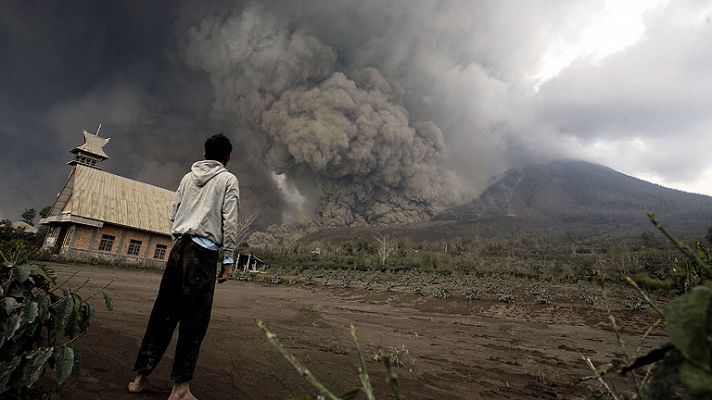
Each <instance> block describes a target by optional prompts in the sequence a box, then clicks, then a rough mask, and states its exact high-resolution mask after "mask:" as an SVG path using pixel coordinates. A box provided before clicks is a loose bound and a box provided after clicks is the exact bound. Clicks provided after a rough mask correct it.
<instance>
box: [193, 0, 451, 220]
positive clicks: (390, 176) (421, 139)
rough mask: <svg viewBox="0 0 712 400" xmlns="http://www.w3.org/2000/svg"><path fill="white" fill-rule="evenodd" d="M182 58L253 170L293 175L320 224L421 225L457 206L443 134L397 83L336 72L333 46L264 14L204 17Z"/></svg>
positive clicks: (363, 72)
mask: <svg viewBox="0 0 712 400" xmlns="http://www.w3.org/2000/svg"><path fill="white" fill-rule="evenodd" d="M184 56H185V58H186V60H187V62H188V64H189V65H190V66H191V67H192V68H195V69H199V70H204V71H206V72H207V73H208V74H209V77H210V81H211V83H212V85H213V88H214V91H215V102H214V105H213V117H214V118H217V119H219V120H221V121H222V122H224V123H226V124H228V125H229V126H232V127H233V129H234V130H235V132H236V134H237V135H239V137H240V138H241V141H242V143H244V145H246V146H247V147H248V148H249V154H250V155H251V156H252V160H251V161H252V162H253V163H256V164H258V165H263V166H264V167H265V168H267V169H269V170H270V171H272V172H274V173H275V174H279V175H284V176H286V178H287V180H288V181H289V182H290V183H291V184H293V185H294V186H296V187H297V188H298V190H299V191H300V193H301V194H302V195H304V196H306V197H307V200H308V201H307V204H314V205H315V210H314V211H315V212H316V215H317V217H318V219H319V221H320V222H321V223H323V224H326V225H333V226H340V225H353V224H367V223H370V224H372V223H375V224H380V223H408V222H415V221H421V220H425V219H428V218H429V217H431V216H432V215H434V214H435V213H437V212H438V211H440V210H441V209H442V208H443V207H444V206H446V205H448V204H451V202H452V201H453V200H455V199H457V197H458V185H457V183H456V180H455V178H454V176H453V175H452V174H451V173H449V172H448V171H446V170H444V169H443V168H442V167H440V166H439V164H438V162H437V161H438V155H439V154H440V153H441V152H442V151H443V149H444V139H443V133H442V132H441V130H440V128H438V127H437V126H436V125H435V124H434V123H432V122H430V121H425V122H418V121H411V118H410V116H409V113H408V110H406V108H405V107H404V105H403V93H402V91H401V90H400V89H399V87H398V86H397V85H396V84H394V83H392V82H389V81H388V79H387V78H386V77H384V76H382V75H381V74H380V73H379V72H378V70H376V69H374V68H364V69H360V70H357V71H354V72H352V73H351V74H349V75H347V73H346V72H345V71H339V68H338V64H337V61H338V60H337V56H336V53H335V51H334V50H333V49H332V48H330V47H329V46H327V45H325V44H324V43H323V42H322V41H320V40H319V39H318V38H317V37H315V36H313V35H311V34H309V33H307V32H304V31H299V30H297V31H295V32H290V31H289V30H288V28H287V27H286V26H285V24H283V23H282V22H281V21H280V20H279V19H278V18H277V17H276V16H274V15H271V14H269V13H267V12H265V11H264V10H263V9H262V8H261V7H259V6H256V5H251V6H248V7H247V8H246V9H245V10H244V11H243V12H242V13H241V14H239V15H232V16H229V17H227V18H223V17H208V18H206V19H204V20H203V21H202V23H201V24H200V25H199V26H198V27H195V28H193V29H191V31H190V32H189V35H188V40H187V43H186V45H185V48H184Z"/></svg>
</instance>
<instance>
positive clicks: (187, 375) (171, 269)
mask: <svg viewBox="0 0 712 400" xmlns="http://www.w3.org/2000/svg"><path fill="white" fill-rule="evenodd" d="M230 153H232V145H231V144H230V140H229V139H228V138H226V137H225V136H223V135H222V134H218V135H214V136H211V137H210V138H208V140H207V141H206V142H205V160H203V161H198V162H196V163H195V164H193V166H192V168H191V171H190V172H189V173H187V174H186V175H185V176H184V177H183V180H181V182H180V186H179V187H178V191H176V200H175V203H174V205H173V214H172V216H171V222H172V227H171V235H172V236H173V239H174V245H173V249H172V250H171V253H170V255H169V256H168V261H167V263H166V268H165V270H164V272H163V278H162V279H161V285H160V288H159V290H158V297H157V298H156V302H155V303H154V304H153V310H152V311H151V316H150V318H149V320H148V327H147V328H146V333H145V335H144V337H143V342H142V343H141V348H140V350H139V352H138V356H137V358H136V364H135V366H134V370H135V371H136V377H135V378H134V380H133V381H132V382H131V383H129V387H128V388H129V391H130V392H133V393H138V392H141V391H143V389H144V388H145V386H146V377H147V376H148V375H149V374H150V373H151V372H153V369H154V368H155V367H156V365H157V364H158V362H159V361H160V360H161V357H162V356H163V353H164V352H165V351H166V348H167V347H168V344H169V343H170V341H171V337H172V336H173V330H174V329H175V327H176V325H178V324H179V323H180V328H179V332H178V344H177V346H176V353H175V359H174V361H173V371H172V372H171V379H172V380H173V383H174V384H173V391H172V392H171V395H170V397H169V400H179V399H180V400H182V399H195V397H193V395H192V394H191V393H190V380H191V379H192V378H193V370H194V369H195V364H196V362H197V360H198V352H199V350H200V344H201V343H202V341H203V338H204V337H205V332H206V331H207V329H208V322H209V321H210V312H211V310H212V305H213V292H214V291H215V272H216V267H217V261H218V249H219V248H220V247H222V248H223V255H224V258H223V260H222V269H221V271H220V276H219V278H218V282H220V283H222V282H224V281H225V280H227V274H228V271H229V270H230V267H231V266H232V264H233V258H232V257H233V253H234V250H235V245H236V243H235V241H236V237H237V214H238V211H239V208H240V192H239V189H238V183H237V178H236V177H235V175H233V174H231V173H230V172H228V171H227V170H226V169H225V166H226V165H227V162H228V161H230Z"/></svg>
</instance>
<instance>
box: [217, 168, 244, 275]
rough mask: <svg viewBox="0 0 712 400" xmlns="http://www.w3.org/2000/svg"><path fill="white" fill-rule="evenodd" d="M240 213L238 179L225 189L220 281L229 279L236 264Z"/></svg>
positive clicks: (229, 183) (230, 181)
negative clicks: (228, 276) (230, 271)
mask: <svg viewBox="0 0 712 400" xmlns="http://www.w3.org/2000/svg"><path fill="white" fill-rule="evenodd" d="M239 213H240V188H239V185H238V182H237V179H236V178H232V179H230V180H229V181H228V184H227V188H226V189H225V200H224V201H223V207H222V219H223V221H222V222H223V243H222V245H223V269H222V271H221V272H220V278H221V279H220V281H222V282H224V281H225V280H226V279H227V274H228V273H229V270H230V267H231V266H232V264H233V263H234V260H233V257H234V256H235V248H236V247H237V243H236V242H237V231H238V226H237V218H238V215H239Z"/></svg>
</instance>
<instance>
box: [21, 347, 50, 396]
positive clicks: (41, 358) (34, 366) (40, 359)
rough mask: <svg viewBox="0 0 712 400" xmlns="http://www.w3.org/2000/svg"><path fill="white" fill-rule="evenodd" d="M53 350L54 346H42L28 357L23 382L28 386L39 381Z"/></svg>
mask: <svg viewBox="0 0 712 400" xmlns="http://www.w3.org/2000/svg"><path fill="white" fill-rule="evenodd" d="M52 350H53V348H52V347H40V348H39V349H37V350H36V351H35V352H34V353H32V355H30V356H29V357H28V359H29V361H28V362H27V364H25V370H24V371H23V374H22V377H23V383H24V384H25V386H26V387H28V388H29V387H32V385H33V384H34V383H35V382H37V379H38V378H39V377H40V374H41V373H42V370H43V369H44V366H45V363H46V362H47V360H48V359H49V357H50V356H51V355H52Z"/></svg>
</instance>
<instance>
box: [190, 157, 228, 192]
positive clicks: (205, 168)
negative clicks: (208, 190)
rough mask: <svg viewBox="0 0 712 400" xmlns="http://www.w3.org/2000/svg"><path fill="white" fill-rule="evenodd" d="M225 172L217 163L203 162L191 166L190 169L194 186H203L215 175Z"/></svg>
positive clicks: (211, 161)
mask: <svg viewBox="0 0 712 400" xmlns="http://www.w3.org/2000/svg"><path fill="white" fill-rule="evenodd" d="M225 171H227V170H226V169H225V167H224V166H223V165H222V164H221V163H220V162H219V161H214V160H203V161H198V162H196V163H194V164H193V166H192V167H191V168H190V175H191V176H192V177H193V180H194V181H195V184H196V185H198V186H205V184H206V183H208V182H209V181H210V180H211V179H213V178H214V177H215V176H216V175H218V174H219V173H221V172H225Z"/></svg>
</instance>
